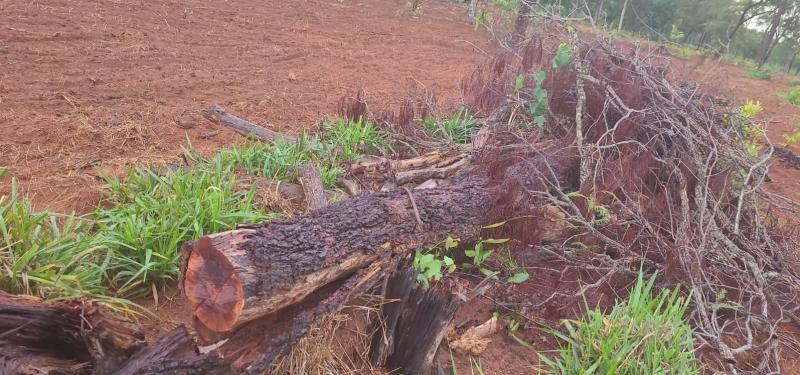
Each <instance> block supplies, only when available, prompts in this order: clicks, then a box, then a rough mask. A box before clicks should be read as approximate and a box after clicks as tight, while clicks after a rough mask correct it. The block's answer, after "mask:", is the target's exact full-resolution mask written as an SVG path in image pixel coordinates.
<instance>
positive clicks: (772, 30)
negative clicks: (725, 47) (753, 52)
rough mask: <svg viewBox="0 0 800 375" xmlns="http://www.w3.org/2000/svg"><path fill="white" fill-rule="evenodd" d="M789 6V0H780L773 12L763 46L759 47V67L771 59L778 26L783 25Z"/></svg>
mask: <svg viewBox="0 0 800 375" xmlns="http://www.w3.org/2000/svg"><path fill="white" fill-rule="evenodd" d="M788 8H789V1H788V0H783V1H779V2H778V5H777V8H776V9H775V11H774V13H773V14H772V20H771V21H770V25H769V28H767V31H766V32H764V35H763V37H762V38H761V46H760V47H759V49H758V55H757V57H756V62H757V63H758V68H759V69H761V68H762V67H763V66H764V64H766V62H767V60H768V59H769V55H770V53H771V52H772V43H773V40H774V39H775V35H776V34H777V33H778V28H779V27H780V25H781V20H782V19H783V14H784V13H786V11H787V10H788Z"/></svg>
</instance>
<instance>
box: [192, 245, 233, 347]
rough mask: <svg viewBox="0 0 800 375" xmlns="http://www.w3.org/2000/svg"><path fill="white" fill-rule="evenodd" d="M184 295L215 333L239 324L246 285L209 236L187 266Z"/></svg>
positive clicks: (198, 317)
mask: <svg viewBox="0 0 800 375" xmlns="http://www.w3.org/2000/svg"><path fill="white" fill-rule="evenodd" d="M183 288H184V293H185V294H186V300H187V302H188V304H189V308H190V309H191V311H192V313H193V314H194V316H195V317H196V318H197V320H199V321H200V322H201V323H202V324H203V325H204V326H205V327H206V328H208V329H210V330H212V331H214V332H227V331H230V330H231V329H233V327H234V326H235V325H236V320H237V319H238V318H239V315H240V314H241V313H242V308H243V307H244V292H243V291H242V284H241V282H239V277H238V276H237V275H236V271H235V269H234V268H233V265H232V264H231V262H230V261H229V260H228V258H226V257H225V255H223V254H222V252H220V251H219V250H217V249H216V248H214V244H213V242H212V241H211V239H210V238H208V237H202V238H200V239H199V240H197V242H195V243H194V248H193V249H192V252H191V254H189V259H188V261H187V263H186V272H185V277H184V280H183Z"/></svg>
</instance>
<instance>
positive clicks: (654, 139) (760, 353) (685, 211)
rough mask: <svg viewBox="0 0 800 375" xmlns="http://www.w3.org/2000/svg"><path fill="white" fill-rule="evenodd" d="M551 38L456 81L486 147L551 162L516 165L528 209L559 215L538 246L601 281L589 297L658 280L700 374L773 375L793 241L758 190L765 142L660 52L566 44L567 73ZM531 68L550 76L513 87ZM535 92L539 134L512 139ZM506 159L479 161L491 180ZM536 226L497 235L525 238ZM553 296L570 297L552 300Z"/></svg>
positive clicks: (774, 204) (789, 288)
mask: <svg viewBox="0 0 800 375" xmlns="http://www.w3.org/2000/svg"><path fill="white" fill-rule="evenodd" d="M559 39H560V40H564V39H566V38H565V35H564V34H562V35H553V34H551V35H547V36H543V37H541V38H539V39H538V40H535V41H533V42H531V43H529V44H528V45H527V46H525V47H524V48H522V49H521V50H519V51H517V52H516V53H513V52H512V53H508V54H507V55H505V56H501V57H499V58H497V59H495V60H494V62H493V63H492V65H490V66H487V67H485V68H484V69H482V70H479V71H477V72H476V73H475V74H474V75H473V76H471V77H469V78H468V79H466V80H465V81H464V84H463V89H464V93H465V97H466V98H467V100H468V103H469V104H470V105H472V106H473V107H476V108H480V109H481V110H482V111H483V112H484V113H487V114H491V115H490V116H489V118H488V123H487V125H488V126H491V127H493V134H495V135H496V137H495V138H496V139H495V141H496V143H495V145H494V146H495V149H501V150H502V149H503V148H504V147H508V146H507V145H508V144H509V143H514V144H519V143H520V142H524V143H527V144H528V145H529V148H528V150H529V152H531V150H533V151H532V152H535V153H537V154H549V155H560V156H559V157H549V158H545V160H548V162H547V167H546V168H541V166H533V165H531V166H530V168H525V169H524V170H525V173H529V174H530V178H531V179H533V180H535V181H538V182H539V183H538V184H533V185H539V186H544V188H541V189H535V188H533V189H531V188H530V186H517V187H516V189H517V190H519V189H522V190H525V193H526V194H527V196H528V197H529V201H528V203H533V206H536V207H544V206H548V205H549V206H555V207H558V209H559V210H560V211H561V212H562V213H563V214H564V215H565V216H566V222H567V226H568V228H569V230H568V231H567V232H568V234H567V235H565V236H563V237H562V238H559V241H558V243H557V244H549V245H544V244H542V243H541V242H539V243H538V244H536V245H538V246H539V248H540V250H542V251H547V252H549V253H551V255H553V256H555V257H556V258H558V259H559V260H561V261H563V262H565V264H566V267H567V268H573V269H583V270H587V269H589V270H594V271H599V272H600V274H601V275H602V276H601V277H599V278H598V279H597V282H596V283H594V284H592V285H590V287H598V286H601V285H603V284H605V283H606V282H609V281H610V280H613V279H614V278H616V277H619V276H621V275H626V274H629V273H630V271H632V270H633V271H635V270H636V269H637V268H639V267H642V268H643V269H644V271H645V272H647V273H652V272H656V271H658V272H659V273H660V275H662V278H661V279H660V280H661V283H662V285H670V284H673V285H674V284H679V285H683V286H684V288H683V289H684V291H686V292H687V293H690V294H691V301H692V305H691V307H690V321H691V322H692V324H693V325H694V326H695V338H696V344H697V347H698V349H699V350H698V356H699V357H700V358H701V359H702V360H703V361H704V362H705V363H706V364H708V365H709V366H711V367H716V368H718V369H720V370H726V371H730V372H732V373H737V372H738V373H753V374H766V373H780V363H781V361H780V353H781V351H782V350H786V348H787V345H789V346H791V345H792V342H791V341H790V340H786V337H785V335H784V334H783V332H785V329H786V325H787V324H795V325H797V324H800V321H799V320H798V319H797V315H796V311H797V308H798V304H797V302H796V300H797V299H796V297H797V292H798V290H800V289H799V287H800V284H799V283H798V276H797V274H796V273H795V272H794V270H792V269H791V267H789V266H788V265H787V264H786V263H785V261H784V256H786V254H787V251H788V249H789V248H790V247H791V246H792V245H793V243H792V242H791V241H792V238H791V236H790V235H788V232H787V230H786V229H785V228H783V229H782V228H781V227H779V226H778V225H777V224H778V222H779V221H783V222H785V221H786V220H782V219H785V218H787V217H792V215H793V214H794V212H796V207H795V206H793V204H792V203H790V202H787V201H785V200H782V199H781V198H780V197H777V196H774V195H771V194H768V193H766V192H765V190H764V188H763V184H764V182H765V179H767V171H768V163H767V162H768V160H769V158H770V157H771V155H772V150H773V147H772V145H771V143H770V142H769V140H768V139H763V140H762V139H756V137H759V136H761V135H763V132H758V131H754V130H753V129H757V126H756V125H754V124H753V123H752V122H751V120H750V119H748V118H747V117H746V116H743V115H741V114H740V113H738V112H737V111H735V110H731V109H730V108H729V107H727V104H726V102H725V100H723V99H720V98H717V97H713V96H710V95H707V94H704V93H703V92H702V91H701V90H700V89H698V88H697V87H693V86H691V85H686V84H677V85H676V84H673V83H671V82H670V69H669V56H668V55H665V54H666V52H665V51H664V50H663V49H659V48H650V47H647V46H639V45H635V46H621V45H614V44H611V43H610V42H605V41H581V40H579V39H578V38H577V37H575V36H574V35H573V37H572V39H571V53H572V63H571V64H569V66H564V67H562V68H555V67H557V66H558V64H557V63H556V61H555V60H554V59H557V58H558V56H557V55H558V54H559V53H564V51H563V50H564V46H565V43H561V44H560V47H561V48H560V49H559V44H558V40H559ZM566 45H569V44H566ZM551 62H552V64H551ZM536 72H545V73H546V79H544V80H543V81H541V82H539V81H540V79H539V80H537V79H525V78H520V77H532V76H534V75H535V74H537V73H536ZM539 74H540V75H541V73H539ZM523 79H524V81H523V82H524V86H521V85H520V81H521V80H523ZM537 88H541V89H544V90H546V95H547V96H548V97H549V110H547V111H546V113H543V114H542V115H543V116H546V121H545V124H546V126H544V127H542V129H541V131H539V132H532V134H531V133H524V134H520V132H519V131H518V129H520V128H530V127H533V126H536V125H535V124H534V117H533V116H534V115H536V114H535V113H533V108H532V104H531V103H533V102H535V101H536V100H537V97H536V96H537V95H541V90H540V91H539V94H537V91H536V90H537ZM576 124H577V125H578V126H576ZM503 134H505V139H504V140H503V141H500V142H499V143H500V144H497V138H498V136H500V135H503ZM500 138H502V137H500ZM493 154H495V155H497V153H496V152H493ZM564 155H567V156H566V157H564ZM485 160H487V159H485ZM519 160H529V159H525V158H521V159H519ZM513 161H517V160H513ZM510 162H512V159H510V158H509V157H507V156H503V157H499V158H498V157H497V156H492V157H489V159H488V161H487V162H486V163H487V165H488V166H489V168H490V169H491V170H498V169H502V168H504V166H505V165H508V164H509V163H510ZM523 162H524V161H523ZM518 170H519V169H518ZM531 210H532V209H531V208H528V211H531ZM508 213H511V214H513V215H518V214H520V212H519V210H514V209H508ZM500 216H502V215H500ZM535 221H536V220H533V219H531V220H525V221H520V222H518V223H516V224H515V225H514V227H513V228H512V229H509V230H507V231H511V232H515V233H507V234H510V235H512V236H513V237H514V238H525V237H526V236H525V234H526V233H527V232H529V231H530V228H532V226H533V227H535V226H536V222H535ZM626 277H628V276H626ZM583 290H586V288H584V289H583ZM562 297H575V296H565V295H554V296H553V298H562Z"/></svg>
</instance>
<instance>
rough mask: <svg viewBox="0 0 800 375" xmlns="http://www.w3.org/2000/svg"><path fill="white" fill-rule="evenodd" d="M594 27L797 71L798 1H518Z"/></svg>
mask: <svg viewBox="0 0 800 375" xmlns="http://www.w3.org/2000/svg"><path fill="white" fill-rule="evenodd" d="M522 3H523V4H528V5H530V6H531V7H533V8H534V9H536V8H539V9H545V7H546V9H551V10H552V9H557V10H559V11H560V12H566V13H570V14H571V15H572V16H584V17H585V16H590V17H591V18H592V19H593V20H594V22H595V23H596V24H598V25H604V26H606V27H607V28H609V29H611V30H616V31H620V32H625V33H629V34H635V35H639V36H642V37H646V38H648V39H653V40H660V41H668V42H674V43H680V44H690V45H694V46H697V47H699V48H703V49H708V50H713V51H717V52H718V53H720V54H730V55H734V56H738V57H743V58H747V59H752V60H753V61H754V62H755V63H756V64H757V65H758V67H759V68H761V67H763V66H764V65H765V64H770V65H772V66H781V67H784V68H786V69H787V70H792V69H797V70H798V71H800V61H798V60H800V59H798V57H799V56H798V55H800V2H799V1H797V0H523V2H522Z"/></svg>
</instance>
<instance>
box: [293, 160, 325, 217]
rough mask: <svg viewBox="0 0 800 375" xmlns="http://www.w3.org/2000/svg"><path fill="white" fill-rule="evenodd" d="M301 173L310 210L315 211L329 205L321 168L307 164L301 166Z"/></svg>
mask: <svg viewBox="0 0 800 375" xmlns="http://www.w3.org/2000/svg"><path fill="white" fill-rule="evenodd" d="M299 174H300V183H301V184H302V185H303V195H304V196H305V198H306V205H307V206H308V210H309V211H313V210H316V209H319V208H322V207H325V206H327V205H328V200H327V199H326V198H325V188H324V187H323V186H322V176H320V174H319V169H317V167H315V166H314V165H313V164H305V165H303V166H301V167H300V171H299Z"/></svg>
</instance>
